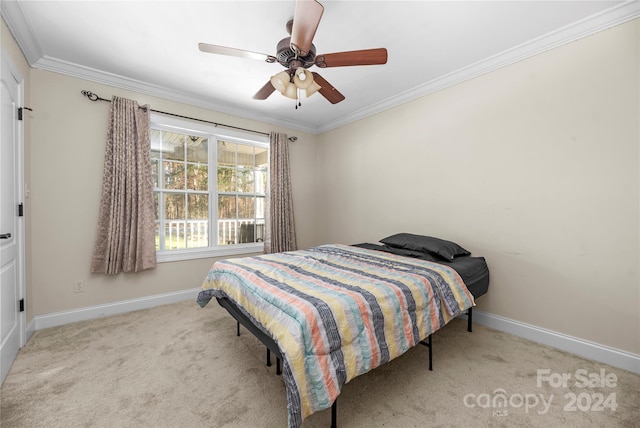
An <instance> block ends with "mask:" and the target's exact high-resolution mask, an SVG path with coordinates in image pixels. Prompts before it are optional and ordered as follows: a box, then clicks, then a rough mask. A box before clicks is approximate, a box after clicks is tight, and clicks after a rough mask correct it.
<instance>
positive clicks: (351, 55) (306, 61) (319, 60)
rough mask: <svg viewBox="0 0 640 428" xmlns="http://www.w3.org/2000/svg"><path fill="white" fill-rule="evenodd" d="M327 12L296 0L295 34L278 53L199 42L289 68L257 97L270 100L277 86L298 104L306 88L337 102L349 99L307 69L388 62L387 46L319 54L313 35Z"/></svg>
mask: <svg viewBox="0 0 640 428" xmlns="http://www.w3.org/2000/svg"><path fill="white" fill-rule="evenodd" d="M323 12H324V6H322V5H321V4H320V3H319V2H318V1H316V0H296V5H295V10H294V14H293V20H290V21H289V22H288V23H287V25H286V28H287V32H288V33H289V34H290V35H291V37H287V38H284V39H282V40H280V42H278V44H277V46H276V55H275V56H273V55H266V54H261V53H256V52H250V51H245V50H242V49H235V48H228V47H225V46H218V45H211V44H208V43H199V44H198V47H199V49H200V50H201V51H202V52H206V53H213V54H218V55H227V56H236V57H241V58H247V59H259V60H261V61H265V62H268V63H273V62H278V63H279V64H280V65H282V66H283V67H284V68H286V70H285V71H281V72H280V73H277V74H275V75H273V76H271V79H269V81H268V82H267V83H266V84H265V85H264V86H263V87H262V88H260V90H259V91H258V92H256V94H255V95H254V96H253V98H254V99H256V100H266V99H267V98H268V97H269V96H270V95H271V94H272V93H273V92H274V91H276V90H277V91H278V92H280V93H281V94H282V95H284V96H285V97H288V98H292V99H295V100H298V102H297V103H296V108H298V106H299V105H300V102H299V97H298V93H299V91H305V94H306V96H307V97H310V96H311V95H313V94H315V93H316V92H320V95H322V96H323V97H324V98H326V99H327V101H329V102H330V103H331V104H336V103H339V102H341V101H342V100H344V99H345V97H344V95H342V94H341V93H340V92H339V91H338V90H337V89H336V88H334V87H333V85H331V84H330V83H329V82H327V81H326V80H325V79H324V78H323V77H322V76H320V75H319V74H318V73H315V72H313V73H312V72H310V71H309V70H307V69H308V68H309V67H311V66H313V65H315V66H317V67H319V68H323V69H324V68H328V67H347V66H354V65H376V64H386V62H387V50H386V49H385V48H377V49H364V50H357V51H346V52H335V53H329V54H322V55H317V56H316V47H315V46H314V45H313V37H314V36H315V34H316V30H317V29H318V25H319V24H320V19H321V18H322V14H323Z"/></svg>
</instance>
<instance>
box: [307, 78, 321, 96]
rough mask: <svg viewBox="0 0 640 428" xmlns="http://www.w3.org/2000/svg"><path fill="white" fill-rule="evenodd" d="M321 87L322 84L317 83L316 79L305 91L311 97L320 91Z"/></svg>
mask: <svg viewBox="0 0 640 428" xmlns="http://www.w3.org/2000/svg"><path fill="white" fill-rule="evenodd" d="M312 76H313V75H312ZM321 88H322V86H320V85H318V83H316V81H315V80H314V81H313V83H312V84H311V85H310V86H309V87H308V88H307V89H306V90H305V93H306V94H307V98H309V97H310V96H311V95H313V94H315V93H316V92H318V90H319V89H321Z"/></svg>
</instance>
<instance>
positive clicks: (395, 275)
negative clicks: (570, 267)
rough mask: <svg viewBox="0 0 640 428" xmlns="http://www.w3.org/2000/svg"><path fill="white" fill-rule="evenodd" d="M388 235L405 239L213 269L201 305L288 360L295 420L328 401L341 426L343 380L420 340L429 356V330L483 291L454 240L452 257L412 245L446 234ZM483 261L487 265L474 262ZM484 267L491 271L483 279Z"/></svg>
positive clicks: (483, 281)
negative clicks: (212, 304) (211, 305)
mask: <svg viewBox="0 0 640 428" xmlns="http://www.w3.org/2000/svg"><path fill="white" fill-rule="evenodd" d="M392 237H393V238H394V239H396V240H397V239H399V238H401V239H402V240H401V241H397V242H396V241H394V240H393V239H391V240H387V238H385V240H386V242H385V240H381V241H380V242H381V245H379V244H357V245H342V244H336V245H321V246H318V247H314V248H311V249H309V250H299V251H292V252H286V253H277V254H267V255H261V256H255V257H243V258H236V259H230V260H223V261H219V262H216V263H215V264H214V265H213V266H212V268H211V269H210V270H209V273H208V274H207V277H206V279H205V281H204V283H203V285H202V291H201V292H200V293H199V295H198V299H197V301H198V304H199V305H200V306H201V307H204V306H205V305H206V304H207V303H208V302H209V301H210V300H211V299H212V298H216V300H217V301H218V303H219V304H220V305H221V306H223V307H224V308H225V309H226V310H227V311H228V312H229V313H230V314H231V315H232V316H233V317H234V318H235V319H236V320H237V321H238V326H239V325H240V324H242V325H244V326H245V327H246V328H247V329H249V330H250V331H251V332H252V333H253V334H254V335H256V337H257V338H258V339H259V340H261V341H262V342H263V343H264V344H265V346H266V347H267V359H268V362H269V358H270V354H271V353H274V354H275V355H276V357H277V359H278V363H279V362H280V361H282V374H283V379H284V382H285V386H286V391H287V413H288V424H289V427H296V428H297V427H299V426H300V425H301V424H302V421H303V419H304V418H305V417H306V416H308V415H310V414H312V413H314V412H316V411H319V410H323V409H327V408H329V407H331V408H332V426H335V425H336V402H337V397H338V395H339V394H340V390H341V389H342V387H343V386H344V385H345V384H346V383H347V382H349V381H350V380H351V379H353V378H354V377H356V376H359V375H361V374H364V373H366V372H368V371H370V370H372V369H374V368H376V367H378V366H380V365H382V364H384V363H386V362H388V361H390V360H391V359H393V358H395V357H397V356H399V355H402V354H403V353H404V352H406V351H407V350H409V349H410V348H412V347H413V346H415V345H417V344H419V343H422V344H425V345H427V346H428V347H429V354H431V346H430V345H431V335H432V334H433V333H434V332H435V331H437V330H439V329H440V328H442V327H443V326H444V325H446V324H447V323H448V322H449V321H450V320H452V319H453V318H455V317H457V316H459V315H461V314H465V313H467V314H469V315H470V312H469V310H470V309H471V308H472V307H473V306H474V304H475V303H474V298H475V297H478V296H479V295H482V294H484V293H485V292H486V287H488V269H486V262H485V261H484V259H483V258H477V257H471V255H470V253H469V252H468V251H466V250H464V249H462V247H459V246H457V244H454V245H455V246H457V248H459V249H456V250H455V251H453V252H454V253H455V254H450V252H446V254H445V257H442V256H441V255H440V254H438V253H433V252H432V251H431V250H432V249H431V247H429V251H427V250H426V249H425V248H423V247H418V249H415V248H413V245H412V244H411V242H413V241H416V242H420V243H421V244H424V243H425V242H427V241H428V242H429V245H432V244H433V242H435V243H436V244H437V246H439V247H442V248H444V247H443V245H445V246H448V245H449V244H453V243H451V242H450V241H442V240H438V239H437V238H431V237H424V236H420V235H410V234H397V235H392ZM392 237H389V238H392ZM426 238H429V239H426ZM407 239H409V241H411V242H405V241H406V240H407ZM403 240H404V241H403ZM412 240H413V241H412ZM433 240H436V241H433ZM439 241H442V242H439ZM410 244H411V245H410ZM448 249H451V248H448ZM454 249H455V248H454ZM456 251H457V252H458V253H456ZM407 252H413V253H414V254H413V255H412V254H409V253H407ZM422 253H427V254H422ZM431 256H433V257H434V260H428V259H429V257H431ZM440 259H442V260H440ZM436 260H437V261H436ZM472 260H475V262H473V261H472ZM477 265H484V269H481V268H477V267H475V268H471V267H469V266H477ZM456 266H458V269H461V268H460V267H459V266H467V268H465V269H461V270H462V272H463V274H464V275H465V276H466V278H467V280H468V281H469V282H470V283H471V282H473V284H475V286H474V289H475V291H476V293H478V296H475V295H474V294H473V293H472V292H471V291H470V289H469V288H468V287H467V286H466V285H465V280H464V279H463V276H462V275H461V274H460V273H459V272H458V271H457V270H456ZM480 271H486V274H485V275H482V279H478V278H480V276H481V275H480V274H479V272H480ZM471 279H474V281H470V280H471ZM469 325H470V324H469ZM430 357H431V355H430ZM430 360H431V358H430ZM279 371H280V366H279V364H278V372H279Z"/></svg>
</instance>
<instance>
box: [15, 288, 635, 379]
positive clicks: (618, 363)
mask: <svg viewBox="0 0 640 428" xmlns="http://www.w3.org/2000/svg"><path fill="white" fill-rule="evenodd" d="M199 291H200V289H199V288H193V289H189V290H183V291H177V292H174V293H166V294H158V295H155V296H148V297H142V298H139V299H132V300H124V301H120V302H114V303H108V304H105V305H97V306H89V307H86V308H80V309H75V310H71V311H64V312H56V313H52V314H46V315H37V316H35V317H34V318H33V319H32V320H31V322H30V323H29V325H28V326H27V340H28V339H29V338H30V337H31V335H33V333H34V331H36V330H40V329H43V328H49V327H55V326H59V325H64V324H69V323H72V322H77V321H85V320H90V319H95V318H101V317H105V316H109V315H117V314H122V313H125V312H131V311H136V310H139V309H147V308H152V307H155V306H161V305H167V304H170V303H177V302H182V301H184V300H191V299H193V301H194V302H195V299H196V296H197V295H198V292H199ZM473 322H474V323H477V324H480V325H483V326H485V327H489V328H492V329H494V330H499V331H503V332H505V333H510V334H513V335H515V336H519V337H522V338H524V339H527V340H531V341H533V342H537V343H541V344H543V345H547V346H551V347H552V348H556V349H560V350H562V351H566V352H570V353H572V354H575V355H579V356H581V357H584V358H588V359H590V360H594V361H599V362H601V363H605V364H609V365H611V366H613V367H618V368H621V369H624V370H628V371H630V372H633V373H638V374H640V355H635V354H632V353H630V352H625V351H621V350H619V349H615V348H610V347H607V346H604V345H600V344H597V343H593V342H589V341H587V340H583V339H578V338H576V337H572V336H568V335H566V334H561V333H557V332H555V331H551V330H546V329H544V328H541V327H536V326H534V325H531V324H526V323H523V322H520V321H515V320H512V319H509V318H504V317H501V316H499V315H493V314H490V313H488V312H483V311H480V310H478V309H474V310H473Z"/></svg>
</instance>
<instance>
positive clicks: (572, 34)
mask: <svg viewBox="0 0 640 428" xmlns="http://www.w3.org/2000/svg"><path fill="white" fill-rule="evenodd" d="M639 16H640V2H639V1H637V0H630V1H626V2H625V3H621V4H619V5H616V6H613V7H611V8H609V9H607V10H604V11H602V12H600V13H598V14H595V15H592V16H589V17H587V18H585V19H582V20H580V21H577V22H574V23H572V24H570V25H567V26H565V27H563V28H560V29H558V30H556V31H553V32H551V33H547V34H545V35H543V36H541V37H538V38H536V39H533V40H530V41H528V42H525V43H523V44H521V45H519V46H516V47H514V48H511V49H508V50H506V51H503V52H500V53H498V54H496V55H493V56H491V57H488V58H485V59H483V60H481V61H478V62H476V63H474V64H471V65H469V66H467V67H463V68H461V69H459V70H456V71H454V72H452V73H449V74H447V75H444V76H442V77H439V78H437V79H434V80H431V81H429V82H426V83H424V84H423V85H420V86H417V87H415V88H412V89H410V90H407V91H404V92H402V93H400V94H398V95H396V96H394V97H392V98H388V99H386V100H383V101H381V102H379V103H376V104H372V105H371V106H369V107H367V108H364V109H360V110H357V111H355V112H353V113H352V114H349V115H346V116H344V117H342V118H341V119H340V120H338V121H334V122H332V123H330V124H325V125H323V126H321V127H320V128H319V129H318V130H317V133H318V134H322V133H324V132H327V131H330V130H332V129H336V128H339V127H341V126H345V125H348V124H350V123H353V122H356V121H358V120H361V119H364V118H366V117H368V116H372V115H374V114H376V113H380V112H383V111H385V110H389V109H391V108H394V107H397V106H399V105H401V104H405V103H408V102H409V101H413V100H415V99H417V98H421V97H423V96H425V95H429V94H432V93H434V92H437V91H440V90H442V89H445V88H448V87H450V86H453V85H456V84H458V83H462V82H464V81H466V80H470V79H473V78H475V77H478V76H480V75H482V74H485V73H489V72H491V71H494V70H497V69H499V68H502V67H505V66H507V65H510V64H514V63H516V62H519V61H522V60H524V59H526V58H530V57H532V56H535V55H538V54H540V53H543V52H546V51H548V50H551V49H554V48H557V47H559V46H562V45H565V44H568V43H571V42H574V41H576V40H578V39H581V38H584V37H587V36H590V35H592V34H595V33H598V32H600V31H603V30H606V29H608V28H611V27H614V26H616V25H619V24H623V23H625V22H627V21H630V20H632V19H635V18H638V17H639Z"/></svg>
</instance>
